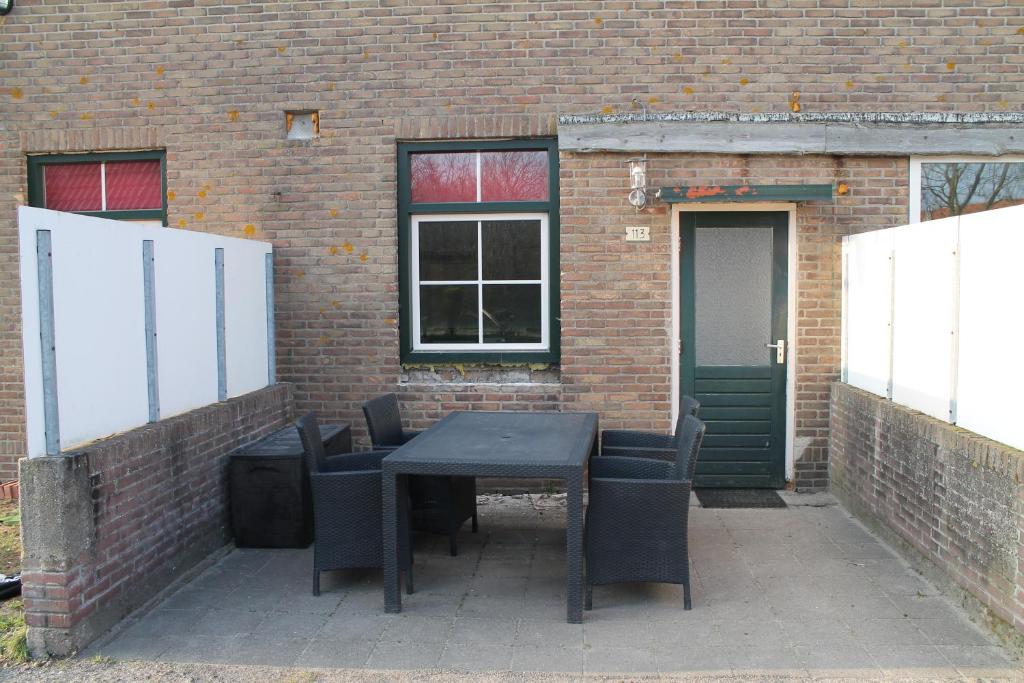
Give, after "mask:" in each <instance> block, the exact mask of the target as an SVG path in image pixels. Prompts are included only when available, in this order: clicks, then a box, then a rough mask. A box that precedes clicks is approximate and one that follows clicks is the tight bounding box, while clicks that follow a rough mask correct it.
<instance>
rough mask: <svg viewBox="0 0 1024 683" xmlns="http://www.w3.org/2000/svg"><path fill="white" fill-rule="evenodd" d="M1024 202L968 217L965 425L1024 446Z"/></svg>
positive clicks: (964, 227) (962, 368)
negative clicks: (1023, 389) (1023, 353)
mask: <svg viewBox="0 0 1024 683" xmlns="http://www.w3.org/2000/svg"><path fill="white" fill-rule="evenodd" d="M1022 254H1024V206H1014V207H1009V208H1005V209H997V210H995V211H986V212H983V213H974V214H969V215H967V216H961V218H960V360H959V372H958V375H957V408H956V412H957V420H956V422H957V424H958V425H960V426H961V427H964V428H965V429H970V430H971V431H974V432H978V433H979V434H983V435H985V436H987V437H990V438H992V439H996V440H997V441H1002V442H1003V443H1006V444H1009V445H1010V446H1014V447H1015V448H1022V449H1024V417H1022V409H1024V400H1022V399H1021V387H1022V386H1024V364H1022V363H1021V348H1022V344H1024V342H1022V340H1024V303H1022V295H1024V270H1022V268H1021V256H1022Z"/></svg>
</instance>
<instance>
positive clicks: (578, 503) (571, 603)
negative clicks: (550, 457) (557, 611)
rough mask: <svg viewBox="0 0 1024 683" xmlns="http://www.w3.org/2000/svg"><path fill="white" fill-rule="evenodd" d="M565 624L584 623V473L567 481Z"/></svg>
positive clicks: (575, 475)
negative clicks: (566, 622)
mask: <svg viewBox="0 0 1024 683" xmlns="http://www.w3.org/2000/svg"><path fill="white" fill-rule="evenodd" d="M566 484H567V487H566V488H567V489H568V490H567V493H566V508H567V509H566V524H565V558H566V567H565V569H566V572H565V573H566V600H565V602H566V605H565V607H566V621H568V622H569V623H570V624H579V623H582V622H583V473H582V472H581V473H579V474H574V475H573V476H572V477H571V478H569V480H568V481H567V482H566Z"/></svg>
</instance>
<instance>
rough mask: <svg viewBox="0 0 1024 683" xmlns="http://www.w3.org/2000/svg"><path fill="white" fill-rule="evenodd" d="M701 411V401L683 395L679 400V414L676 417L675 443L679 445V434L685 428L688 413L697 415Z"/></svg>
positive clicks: (673, 439)
mask: <svg viewBox="0 0 1024 683" xmlns="http://www.w3.org/2000/svg"><path fill="white" fill-rule="evenodd" d="M699 412H700V401H698V400H697V399H695V398H694V397H693V396H683V397H682V398H681V399H680V400H679V415H678V417H676V428H675V431H673V432H672V442H673V444H674V445H676V446H678V445H679V434H680V430H682V428H683V420H685V419H686V416H687V415H693V416H694V417H697V414H698V413H699Z"/></svg>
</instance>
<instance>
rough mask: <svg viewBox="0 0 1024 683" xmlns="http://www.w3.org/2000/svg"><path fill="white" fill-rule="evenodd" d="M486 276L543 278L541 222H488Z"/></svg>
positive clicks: (521, 278) (485, 255)
mask: <svg viewBox="0 0 1024 683" xmlns="http://www.w3.org/2000/svg"><path fill="white" fill-rule="evenodd" d="M482 237H483V279H485V280H539V279H540V221H537V220H532V221H484V223H483V229H482Z"/></svg>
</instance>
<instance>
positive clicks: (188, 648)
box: [158, 636, 245, 664]
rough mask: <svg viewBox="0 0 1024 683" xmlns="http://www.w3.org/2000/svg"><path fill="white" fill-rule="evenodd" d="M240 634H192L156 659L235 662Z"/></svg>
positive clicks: (185, 661) (199, 662) (240, 640)
mask: <svg viewBox="0 0 1024 683" xmlns="http://www.w3.org/2000/svg"><path fill="white" fill-rule="evenodd" d="M244 641H245V639H244V638H242V637H240V636H192V637H190V638H187V639H185V640H184V641H183V642H182V644H180V645H179V646H178V647H173V648H168V649H167V650H165V651H164V652H163V653H162V654H161V655H160V657H159V658H158V661H161V662H182V663H191V664H237V663H239V657H238V649H239V647H240V646H241V645H242V644H243V643H244Z"/></svg>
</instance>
